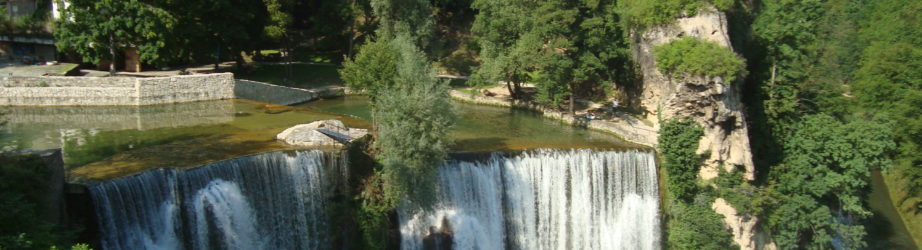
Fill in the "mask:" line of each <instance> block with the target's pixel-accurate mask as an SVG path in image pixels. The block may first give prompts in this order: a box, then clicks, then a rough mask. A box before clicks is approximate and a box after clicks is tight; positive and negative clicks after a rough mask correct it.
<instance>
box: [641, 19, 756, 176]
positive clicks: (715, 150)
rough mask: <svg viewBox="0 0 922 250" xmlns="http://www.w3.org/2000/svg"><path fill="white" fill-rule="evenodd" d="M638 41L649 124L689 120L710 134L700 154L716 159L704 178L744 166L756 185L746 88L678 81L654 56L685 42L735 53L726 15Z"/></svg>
mask: <svg viewBox="0 0 922 250" xmlns="http://www.w3.org/2000/svg"><path fill="white" fill-rule="evenodd" d="M633 36H634V38H633V39H634V47H633V48H632V49H633V52H634V57H635V60H637V62H638V63H639V64H640V66H641V69H642V70H643V93H642V95H641V103H640V104H641V106H642V107H643V108H644V109H645V110H646V111H647V114H648V117H647V119H648V120H650V121H654V122H659V121H660V119H663V120H668V119H670V118H673V117H688V118H692V119H693V120H695V121H696V122H697V123H698V124H700V125H701V126H702V127H703V128H704V137H703V138H702V139H701V143H700V144H699V147H698V153H705V152H710V156H709V157H708V158H707V160H706V162H705V166H704V167H702V169H701V172H700V176H701V177H702V178H704V179H711V178H714V177H717V173H719V171H718V167H720V166H723V167H724V168H726V169H727V170H730V171H732V170H733V168H734V166H742V167H743V168H744V169H745V170H746V173H745V177H746V179H749V180H751V179H753V177H754V172H755V167H754V165H753V163H752V152H751V149H750V147H749V137H748V129H747V127H746V117H745V115H744V113H743V105H742V103H741V102H740V97H741V95H742V94H741V93H740V85H741V83H739V82H725V81H724V79H722V78H720V77H715V78H701V77H690V78H684V79H672V78H669V77H666V76H665V75H664V74H663V73H662V72H660V71H659V70H658V69H657V68H656V59H655V58H654V56H653V48H654V47H655V46H657V45H660V44H664V43H668V42H670V41H673V40H676V39H679V38H681V37H684V36H692V37H696V38H699V39H702V40H707V41H712V42H716V43H717V44H720V45H722V46H727V47H730V37H729V35H728V33H727V18H726V15H724V14H723V13H721V12H719V11H717V9H715V8H713V7H708V8H705V9H703V10H702V11H701V13H699V14H698V15H695V16H691V17H686V18H680V19H678V20H676V22H675V23H673V24H671V25H664V26H659V27H654V28H649V29H646V30H644V31H643V32H641V33H635V34H634V35H633ZM658 125H659V124H657V126H658Z"/></svg>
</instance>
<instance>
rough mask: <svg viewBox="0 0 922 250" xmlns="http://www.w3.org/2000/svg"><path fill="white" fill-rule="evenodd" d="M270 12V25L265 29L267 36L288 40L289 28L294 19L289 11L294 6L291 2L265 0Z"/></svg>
mask: <svg viewBox="0 0 922 250" xmlns="http://www.w3.org/2000/svg"><path fill="white" fill-rule="evenodd" d="M263 3H265V4H266V10H267V11H268V12H269V23H268V24H267V25H266V27H265V32H266V36H268V37H269V38H271V39H287V38H288V26H290V25H291V22H292V21H293V20H292V17H291V14H290V13H288V11H289V10H290V9H291V5H292V4H293V3H292V1H290V0H263Z"/></svg>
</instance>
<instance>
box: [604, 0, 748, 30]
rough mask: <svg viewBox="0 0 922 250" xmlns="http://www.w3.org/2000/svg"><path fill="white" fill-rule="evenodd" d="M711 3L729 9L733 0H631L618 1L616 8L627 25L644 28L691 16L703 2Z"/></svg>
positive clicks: (718, 7) (699, 9) (722, 8)
mask: <svg viewBox="0 0 922 250" xmlns="http://www.w3.org/2000/svg"><path fill="white" fill-rule="evenodd" d="M708 3H710V4H712V5H714V6H715V7H717V9H718V10H729V9H730V8H732V7H733V6H734V4H735V3H736V1H735V0H711V1H704V0H633V1H620V2H619V3H618V9H619V10H620V13H621V15H622V16H623V17H624V22H625V24H626V26H627V27H631V28H646V27H652V26H656V25H662V24H670V23H672V22H675V19H676V18H679V17H684V16H693V15H695V14H697V13H698V12H699V11H701V8H702V7H703V6H705V4H708Z"/></svg>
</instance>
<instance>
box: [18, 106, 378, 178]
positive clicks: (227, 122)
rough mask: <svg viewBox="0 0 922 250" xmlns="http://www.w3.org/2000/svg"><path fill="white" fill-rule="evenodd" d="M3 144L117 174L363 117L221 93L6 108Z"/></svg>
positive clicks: (235, 152)
mask: <svg viewBox="0 0 922 250" xmlns="http://www.w3.org/2000/svg"><path fill="white" fill-rule="evenodd" d="M0 114H2V117H0V120H3V121H5V122H6V123H5V124H3V125H2V127H0V128H2V129H0V147H2V148H3V149H4V150H44V149H53V148H61V149H62V151H63V153H64V160H65V163H66V165H67V166H68V168H69V172H70V174H71V178H72V179H73V178H77V179H80V178H90V179H94V178H103V179H105V178H111V177H117V176H122V175H128V174H133V173H136V172H139V171H143V170H146V169H149V168H154V167H184V166H194V165H201V164H204V163H207V162H211V161H216V160H223V159H227V158H233V157H237V156H241V155H246V154H253V153H259V152H264V151H269V150H277V149H287V148H288V147H287V146H286V145H284V144H282V143H279V142H277V141H276V140H275V134H277V133H279V132H281V131H282V130H284V129H285V128H288V127H291V126H294V125H297V124H302V123H309V122H312V121H316V120H321V119H340V120H343V121H344V122H345V123H346V124H347V125H349V126H353V127H364V128H367V127H369V125H370V124H369V123H368V122H367V121H365V120H361V119H356V118H353V117H348V116H343V115H338V114H333V113H324V112H317V111H309V110H305V109H300V108H295V107H287V106H278V105H271V104H266V103H258V102H250V101H241V100H220V101H206V102H194V103H182V104H170V105H154V106H142V107H113V106H106V107H103V106H98V107H0Z"/></svg>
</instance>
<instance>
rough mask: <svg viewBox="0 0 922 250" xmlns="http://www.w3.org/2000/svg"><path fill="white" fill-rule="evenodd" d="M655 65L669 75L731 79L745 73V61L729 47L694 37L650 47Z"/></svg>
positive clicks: (730, 81)
mask: <svg viewBox="0 0 922 250" xmlns="http://www.w3.org/2000/svg"><path fill="white" fill-rule="evenodd" d="M653 51H654V52H653V53H654V56H655V57H656V67H657V68H658V69H659V70H660V72H663V73H665V74H667V75H669V76H670V77H673V78H679V77H721V78H723V79H724V83H727V84H729V83H732V82H733V81H734V80H736V77H737V76H741V75H744V74H745V71H746V68H745V62H744V61H743V59H742V58H740V57H739V56H737V55H736V54H735V53H733V51H731V50H730V48H727V47H724V46H720V45H718V44H717V43H714V42H710V41H704V40H701V39H697V38H694V37H684V38H681V39H679V40H675V41H672V42H669V43H666V44H663V45H659V46H657V47H656V48H654V50H653Z"/></svg>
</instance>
